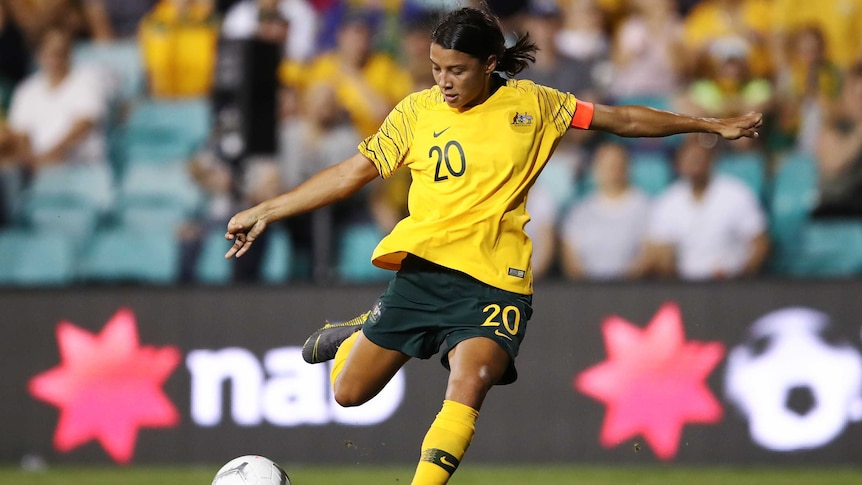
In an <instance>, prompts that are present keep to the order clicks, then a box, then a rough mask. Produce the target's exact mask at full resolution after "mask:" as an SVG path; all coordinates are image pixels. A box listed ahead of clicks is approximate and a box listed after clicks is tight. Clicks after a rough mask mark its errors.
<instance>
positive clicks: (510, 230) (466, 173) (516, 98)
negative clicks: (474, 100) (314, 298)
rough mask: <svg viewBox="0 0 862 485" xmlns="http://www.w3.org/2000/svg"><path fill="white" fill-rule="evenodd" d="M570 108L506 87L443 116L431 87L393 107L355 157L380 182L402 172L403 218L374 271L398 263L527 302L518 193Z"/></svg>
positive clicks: (543, 92) (526, 87) (559, 97)
mask: <svg viewBox="0 0 862 485" xmlns="http://www.w3.org/2000/svg"><path fill="white" fill-rule="evenodd" d="M577 103H578V101H577V99H576V98H575V97H574V96H573V95H572V94H569V93H563V92H560V91H557V90H555V89H551V88H548V87H544V86H539V85H537V84H535V83H533V82H532V81H525V80H508V81H506V82H505V84H504V85H503V86H501V87H500V88H499V89H497V91H496V92H494V93H493V94H492V95H491V96H490V97H489V98H488V99H487V100H486V101H485V102H484V103H482V104H479V105H476V106H474V107H472V108H470V109H468V110H466V111H462V112H459V111H458V110H456V109H453V108H450V107H449V106H448V105H447V104H446V102H445V101H444V99H443V96H442V94H441V92H440V88H439V87H437V86H435V87H433V88H430V89H426V90H424V91H420V92H417V93H414V94H412V95H410V96H408V97H406V98H405V99H403V100H402V101H401V102H400V103H399V104H398V105H397V106H396V107H395V109H394V110H393V111H392V112H391V113H390V114H389V116H388V117H387V118H386V120H385V121H384V122H383V124H382V125H381V127H380V129H379V130H378V131H377V133H375V134H373V135H371V136H369V137H368V138H366V139H365V140H364V141H363V142H362V143H361V144H360V145H359V151H360V152H361V153H362V154H363V155H365V156H366V157H368V158H369V159H370V160H371V161H372V162H373V163H374V164H375V165H376V166H377V169H378V171H379V172H380V174H381V176H382V177H383V178H388V177H389V176H390V175H392V173H393V172H394V171H395V170H396V169H398V168H400V167H401V166H405V167H407V168H409V169H410V171H411V175H412V178H413V182H412V184H411V186H410V193H409V196H408V208H409V212H410V214H409V215H408V216H407V217H406V218H404V219H403V220H402V221H401V222H399V223H398V224H397V225H396V226H395V228H394V229H393V230H392V232H391V233H390V234H389V235H388V236H386V237H385V238H383V240H382V241H381V242H380V244H379V245H378V246H377V248H376V249H375V251H374V253H373V255H372V262H373V264H374V265H376V266H379V267H381V268H385V269H390V270H397V269H399V268H400V266H401V261H402V260H403V259H404V257H405V256H406V254H407V253H411V254H415V255H416V256H419V257H421V258H424V259H426V260H428V261H431V262H434V263H436V264H439V265H441V266H444V267H447V268H451V269H455V270H458V271H461V272H464V273H466V274H468V275H470V276H472V277H473V278H476V279H477V280H479V281H482V282H484V283H486V284H488V285H491V286H494V287H496V288H500V289H503V290H507V291H512V292H515V293H520V294H532V292H533V277H532V271H531V264H530V259H531V256H532V252H533V247H532V243H531V242H530V239H529V237H527V234H526V233H525V232H524V226H525V225H526V224H527V222H528V221H529V220H530V217H529V215H528V214H527V210H526V208H525V206H526V202H527V192H528V190H529V189H530V187H531V186H532V185H533V183H534V182H535V181H536V177H538V176H539V173H540V172H541V171H542V168H543V167H544V166H545V163H546V162H547V161H548V158H549V157H550V156H551V153H552V152H553V151H554V149H555V148H556V146H557V144H558V142H559V141H560V138H561V137H562V136H563V135H564V134H565V133H566V130H567V129H568V127H569V126H570V124H571V123H572V118H573V116H574V113H575V107H576V105H577Z"/></svg>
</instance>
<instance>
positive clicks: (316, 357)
mask: <svg viewBox="0 0 862 485" xmlns="http://www.w3.org/2000/svg"><path fill="white" fill-rule="evenodd" d="M370 313H371V312H365V313H363V314H362V315H359V316H358V317H356V318H354V319H353V320H349V321H347V322H338V323H329V322H326V325H324V326H322V327H321V328H319V329H318V330H317V331H316V332H314V333H313V334H311V336H310V337H308V339H307V340H306V341H305V343H304V344H302V358H303V359H305V361H306V362H308V363H309V364H319V363H321V362H326V361H327V360H332V359H333V358H334V357H335V353H336V352H338V347H340V346H341V342H344V341H345V340H347V337H350V336H351V335H353V334H354V333H356V332H358V331H360V330H362V324H364V323H365V321H366V320H368V315H369V314H370Z"/></svg>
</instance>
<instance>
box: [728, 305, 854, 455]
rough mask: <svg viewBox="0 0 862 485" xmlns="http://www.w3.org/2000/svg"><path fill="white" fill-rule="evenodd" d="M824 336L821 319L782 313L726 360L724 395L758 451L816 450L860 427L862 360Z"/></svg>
mask: <svg viewBox="0 0 862 485" xmlns="http://www.w3.org/2000/svg"><path fill="white" fill-rule="evenodd" d="M831 330H833V327H832V325H831V324H830V321H829V317H828V316H827V315H826V314H824V313H822V312H819V311H816V310H812V309H810V308H784V309H781V310H776V311H774V312H772V313H769V314H767V315H765V316H763V317H761V318H760V319H758V320H757V321H756V322H755V323H754V324H753V325H752V326H751V329H750V336H749V338H748V340H747V341H746V342H745V343H743V344H742V345H739V346H737V347H735V348H734V349H733V350H732V351H731V352H730V354H729V355H728V359H727V368H726V375H725V391H726V393H727V397H728V399H729V400H730V401H731V402H733V403H734V404H735V405H736V406H737V407H738V408H739V410H740V411H742V414H743V415H744V416H745V417H746V418H747V419H748V425H749V433H750V435H751V438H752V440H753V441H754V442H755V443H757V444H758V445H760V446H762V447H764V448H766V449H769V450H772V451H784V452H787V451H797V450H807V449H815V448H819V447H821V446H824V445H826V444H828V443H829V442H831V441H832V440H833V439H835V438H837V437H838V436H839V435H840V434H841V433H842V432H843V431H844V428H845V427H846V426H847V424H848V423H851V422H855V421H859V420H862V355H860V354H859V352H858V351H857V350H856V349H855V348H854V347H853V346H852V345H850V343H849V342H848V341H843V340H841V339H836V338H832V333H831V332H830V331H831Z"/></svg>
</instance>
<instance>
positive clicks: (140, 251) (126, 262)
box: [80, 227, 179, 284]
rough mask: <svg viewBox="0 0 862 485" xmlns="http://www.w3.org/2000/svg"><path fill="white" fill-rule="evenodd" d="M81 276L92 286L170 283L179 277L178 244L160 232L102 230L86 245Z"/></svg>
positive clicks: (120, 229)
mask: <svg viewBox="0 0 862 485" xmlns="http://www.w3.org/2000/svg"><path fill="white" fill-rule="evenodd" d="M80 273H81V276H82V277H83V278H84V279H85V280H86V281H89V282H94V283H118V282H119V283H127V282H128V283H144V284H168V283H173V282H175V281H176V279H177V277H178V276H179V243H178V242H177V239H176V238H175V237H172V236H171V235H166V234H165V233H164V232H161V231H159V232H142V231H136V230H133V229H129V228H124V227H115V228H111V229H106V230H102V231H99V232H98V234H97V235H96V236H95V237H94V238H93V241H92V243H91V244H90V245H89V247H88V252H87V254H86V255H85V256H84V258H83V261H82V265H81V270H80Z"/></svg>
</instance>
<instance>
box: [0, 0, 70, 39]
mask: <svg viewBox="0 0 862 485" xmlns="http://www.w3.org/2000/svg"><path fill="white" fill-rule="evenodd" d="M6 6H7V7H8V8H9V12H10V13H11V16H12V18H14V19H15V23H16V24H18V26H19V27H20V28H21V30H22V31H23V32H24V36H25V37H26V38H27V41H28V42H29V43H30V45H38V44H39V43H40V42H41V40H42V37H43V36H44V35H45V34H46V33H47V32H48V31H49V30H53V29H54V28H55V27H60V28H62V29H63V30H65V31H66V32H68V33H69V35H70V36H71V37H73V38H77V37H79V36H83V35H85V34H87V25H86V21H85V20H84V13H83V9H82V8H81V5H80V2H79V1H78V0H38V1H21V0H14V1H13V0H10V1H9V2H7V3H6Z"/></svg>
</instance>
